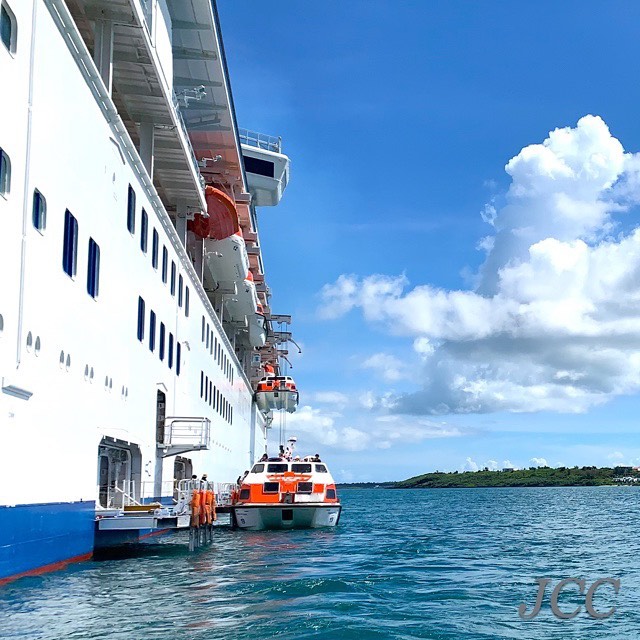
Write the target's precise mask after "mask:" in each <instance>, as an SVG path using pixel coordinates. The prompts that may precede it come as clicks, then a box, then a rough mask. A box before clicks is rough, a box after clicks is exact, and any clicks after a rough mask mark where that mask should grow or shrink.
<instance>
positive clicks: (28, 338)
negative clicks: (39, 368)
mask: <svg viewBox="0 0 640 640" xmlns="http://www.w3.org/2000/svg"><path fill="white" fill-rule="evenodd" d="M32 346H33V335H31V331H29V333H28V334H27V351H31V347H32Z"/></svg>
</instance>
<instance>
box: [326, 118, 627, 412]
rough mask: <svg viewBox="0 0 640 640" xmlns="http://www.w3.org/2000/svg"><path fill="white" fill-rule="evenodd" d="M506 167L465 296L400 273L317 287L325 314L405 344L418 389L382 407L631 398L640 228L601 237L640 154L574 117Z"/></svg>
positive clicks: (542, 405)
mask: <svg viewBox="0 0 640 640" xmlns="http://www.w3.org/2000/svg"><path fill="white" fill-rule="evenodd" d="M505 169H506V171H507V173H508V174H509V175H510V176H511V179H512V182H511V185H510V187H509V190H508V192H507V194H506V196H505V198H504V204H503V205H502V206H496V205H495V204H494V203H493V202H492V203H491V204H490V206H489V208H487V209H485V212H484V214H483V216H484V218H485V219H486V220H489V221H490V223H491V225H492V227H493V230H494V233H493V235H492V236H490V237H489V238H488V239H484V240H483V241H482V242H481V246H482V249H483V250H484V251H486V252H487V256H486V260H485V262H484V264H483V265H482V267H481V269H480V270H479V272H478V274H477V277H476V282H477V286H476V288H475V289H474V290H458V291H448V290H443V289H440V288H437V287H434V286H431V285H428V284H424V285H418V286H415V287H413V288H409V283H408V281H407V279H406V277H405V276H404V275H401V276H397V277H391V276H386V275H372V276H367V277H364V278H360V277H357V276H355V275H342V276H340V277H339V278H338V280H337V281H336V282H335V283H334V284H331V285H325V287H324V288H323V290H322V296H323V299H324V307H323V315H324V317H326V318H336V317H339V316H341V315H343V314H344V313H347V312H349V311H350V310H352V309H354V308H358V309H360V310H361V312H362V313H363V315H364V317H365V319H366V320H367V321H369V322H371V323H375V324H377V325H381V326H382V327H383V328H385V329H386V330H387V331H388V332H389V333H392V334H395V335H403V336H407V337H409V338H412V339H413V344H414V350H415V351H416V353H417V355H418V356H419V358H420V360H422V361H423V365H422V374H421V375H422V382H423V385H422V386H423V389H422V390H421V391H419V392H416V393H408V394H401V395H398V396H395V397H388V398H387V400H386V405H387V406H389V407H391V408H392V410H393V411H396V412H401V413H413V414H444V413H466V412H489V411H491V412H493V411H513V412H518V411H545V410H550V411H562V412H583V411H586V410H588V409H589V408H590V407H592V406H595V405H599V404H602V403H604V402H607V401H608V400H610V399H611V398H612V397H614V396H617V395H623V394H632V393H637V392H638V391H640V227H638V228H635V229H632V230H631V231H629V232H627V233H625V234H619V235H616V236H614V235H613V231H614V230H615V224H616V221H615V219H614V217H613V216H615V215H618V214H620V213H623V212H625V211H627V210H628V209H629V207H630V206H631V205H633V204H636V203H638V202H640V155H632V154H628V153H625V152H624V150H623V148H622V145H621V144H620V142H619V141H618V140H617V139H615V138H614V137H613V136H611V134H610V132H609V129H608V128H607V126H606V124H605V123H604V122H603V121H602V120H601V119H600V118H599V117H594V116H585V117H584V118H581V119H580V121H579V122H578V124H577V126H576V127H575V128H569V127H566V128H564V129H556V130H555V131H552V132H551V133H550V134H549V137H548V138H547V139H546V140H545V141H544V142H543V143H542V144H535V145H530V146H528V147H525V148H524V149H522V151H521V152H520V153H519V154H518V155H517V156H515V157H514V158H512V159H511V160H510V161H509V162H508V164H507V166H506V168H505ZM425 347H426V348H425Z"/></svg>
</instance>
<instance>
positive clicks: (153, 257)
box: [151, 229, 158, 269]
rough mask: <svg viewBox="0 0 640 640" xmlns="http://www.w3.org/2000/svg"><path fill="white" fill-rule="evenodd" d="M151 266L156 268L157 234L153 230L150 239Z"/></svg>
mask: <svg viewBox="0 0 640 640" xmlns="http://www.w3.org/2000/svg"><path fill="white" fill-rule="evenodd" d="M151 266H152V267H153V268H154V269H157V268H158V232H157V231H156V230H155V229H154V230H153V236H152V239H151Z"/></svg>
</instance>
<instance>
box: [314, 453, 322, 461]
mask: <svg viewBox="0 0 640 640" xmlns="http://www.w3.org/2000/svg"><path fill="white" fill-rule="evenodd" d="M313 461H314V462H322V460H320V454H319V453H316V455H315V456H314V457H313Z"/></svg>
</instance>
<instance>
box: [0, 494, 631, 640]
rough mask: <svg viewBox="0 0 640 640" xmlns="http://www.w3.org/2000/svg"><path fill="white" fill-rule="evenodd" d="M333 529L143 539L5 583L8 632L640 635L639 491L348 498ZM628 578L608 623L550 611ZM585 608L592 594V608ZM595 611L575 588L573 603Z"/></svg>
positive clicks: (602, 600) (138, 638)
mask: <svg viewBox="0 0 640 640" xmlns="http://www.w3.org/2000/svg"><path fill="white" fill-rule="evenodd" d="M341 497H342V501H343V504H344V509H345V510H344V512H343V517H342V520H341V521H340V525H339V526H338V527H337V528H336V529H334V530H315V531H284V532H255V533H249V532H238V531H231V530H228V529H220V530H218V531H216V532H215V533H216V536H215V539H214V543H213V545H211V546H210V547H208V548H205V549H201V550H199V551H197V552H195V553H189V552H188V551H187V544H186V543H187V540H186V537H185V536H183V535H182V534H180V536H170V537H165V538H163V539H161V540H159V541H156V542H154V543H152V544H146V545H140V547H139V548H137V549H136V550H135V551H134V552H132V553H130V554H129V555H128V556H127V557H126V558H123V559H119V560H103V561H99V562H86V563H83V564H78V565H75V566H72V567H70V568H69V569H67V570H66V571H63V572H59V573H55V574H49V575H46V576H41V577H37V578H28V579H23V580H21V581H19V582H16V583H13V584H10V585H7V586H6V587H3V588H0V637H2V638H46V639H55V640H58V639H61V638H83V639H84V638H109V639H110V640H125V639H126V640H142V639H147V638H148V639H158V640H160V639H162V640H165V639H166V640H169V639H171V640H174V639H185V640H191V639H194V640H195V639H197V640H204V639H209V638H211V639H214V638H225V639H236V638H237V639H251V640H259V639H262V638H281V639H292V640H293V639H298V638H300V639H302V638H323V639H324V638H327V639H334V638H336V639H342V638H344V639H349V638H357V639H368V638H371V639H381V640H382V639H384V638H403V639H404V638H406V639H409V638H433V639H443V640H444V639H452V640H454V639H455V640H476V639H481V638H482V639H498V638H522V639H527V640H528V639H542V638H544V639H556V638H557V639H560V638H562V639H563V640H564V639H566V638H575V639H576V640H578V639H580V640H591V639H594V638H598V639H599V638H612V639H613V638H615V639H616V640H619V639H622V638H624V639H626V638H629V639H637V638H639V637H640V598H639V597H638V596H639V595H640V560H639V553H638V552H639V546H640V543H639V541H638V524H637V523H638V513H640V491H638V490H637V489H634V488H622V487H601V488H559V489H452V490H446V489H442V490H402V491H391V490H384V489H371V490H356V489H352V490H343V491H342V492H341ZM539 577H549V578H552V579H553V585H555V583H556V582H557V581H558V580H560V579H562V578H568V577H584V578H586V579H587V584H589V583H591V582H592V581H593V580H596V579H598V578H602V577H614V578H620V579H621V589H620V593H619V595H618V596H615V595H614V594H613V592H612V591H611V590H607V589H608V588H607V587H605V588H603V589H602V591H601V592H598V595H597V596H596V597H595V598H594V603H595V605H596V607H597V608H600V609H602V610H606V609H608V608H609V607H610V606H613V605H615V606H617V611H616V612H615V613H614V615H613V616H612V617H610V618H609V619H607V620H602V621H595V620H592V619H591V618H589V617H588V616H587V614H586V613H585V611H584V606H583V607H582V611H581V613H580V614H579V615H578V616H577V617H576V618H574V619H573V620H564V621H563V620H558V619H556V618H554V616H553V614H552V612H551V610H550V608H549V593H548V592H547V595H546V597H545V602H544V606H543V609H542V611H541V612H540V614H539V615H538V616H537V617H536V618H535V619H534V620H529V621H523V620H521V619H520V618H519V616H518V605H519V604H520V602H522V601H526V602H527V605H528V609H531V606H532V604H533V602H534V600H535V597H536V594H537V585H536V583H535V579H536V578H539ZM582 602H584V600H582ZM578 604H580V601H579V600H578V599H577V598H575V597H572V596H571V594H570V593H569V592H567V593H566V595H563V596H562V597H561V599H560V605H561V608H563V609H564V610H566V611H569V610H571V609H574V608H575V607H576V606H578Z"/></svg>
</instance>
